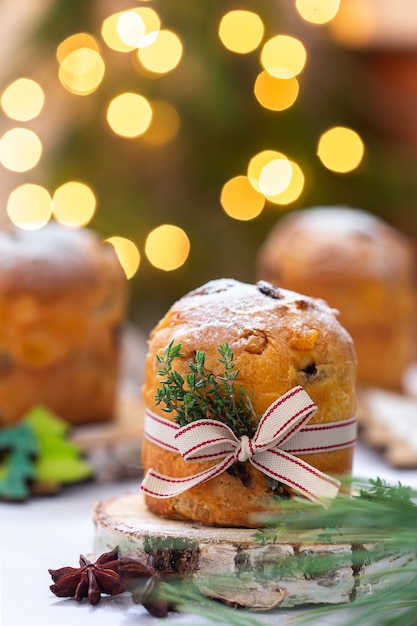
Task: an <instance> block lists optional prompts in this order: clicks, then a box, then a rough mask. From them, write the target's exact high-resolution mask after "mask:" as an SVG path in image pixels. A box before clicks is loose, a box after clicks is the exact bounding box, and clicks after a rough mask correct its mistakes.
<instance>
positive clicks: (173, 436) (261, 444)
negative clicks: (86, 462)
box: [141, 386, 356, 502]
mask: <svg viewBox="0 0 417 626" xmlns="http://www.w3.org/2000/svg"><path fill="white" fill-rule="evenodd" d="M316 411H317V406H316V405H315V404H314V402H313V401H312V400H311V398H310V396H309V395H308V394H307V392H306V391H305V390H304V389H303V388H302V387H300V386H298V387H294V388H293V389H291V390H290V391H288V392H287V393H285V394H284V395H282V396H280V397H279V398H278V399H277V400H275V402H273V403H272V404H271V406H270V407H268V409H267V410H266V411H265V413H264V414H263V416H262V417H261V419H260V421H259V424H258V428H257V430H256V433H255V435H254V436H253V438H252V439H250V438H249V437H247V436H246V435H244V436H242V437H240V438H237V437H236V436H235V434H234V433H233V431H232V430H231V429H230V428H229V427H228V426H226V424H223V423H222V422H220V421H217V420H210V419H202V420H197V421H195V422H191V423H189V424H187V425H186V426H182V427H181V428H180V427H179V426H178V425H177V424H175V423H174V422H171V421H169V420H166V419H164V418H162V417H160V416H159V415H156V414H155V413H153V412H152V411H150V410H149V409H146V419H145V437H146V438H147V439H148V440H149V441H151V442H152V443H154V444H156V445H158V446H159V447H161V448H163V449H165V450H169V451H171V452H177V453H179V454H181V456H182V457H183V458H184V459H185V460H186V461H212V460H216V459H221V460H220V462H219V463H217V464H216V465H213V466H211V467H209V468H208V469H206V470H204V471H202V472H199V473H197V474H193V475H192V476H186V477H182V478H174V477H169V476H164V475H163V474H160V473H159V472H156V471H155V470H154V469H149V470H148V472H147V474H146V476H145V478H144V480H143V482H142V485H141V490H142V491H144V492H145V493H146V494H148V495H150V496H153V497H155V498H170V497H173V496H177V495H179V494H181V493H183V492H184V491H187V490H188V489H191V488H192V487H195V486H196V485H199V484H201V483H203V482H206V481H207V480H210V479H211V478H214V477H215V476H219V475H220V474H222V473H223V472H224V471H226V470H227V469H228V468H229V467H230V466H231V465H233V463H236V462H237V461H240V462H245V461H249V463H251V464H252V465H253V466H254V467H256V468H257V469H258V470H260V471H261V472H262V473H264V474H265V475H266V476H269V477H270V478H273V479H275V480H277V481H279V482H281V483H284V484H286V485H288V486H289V487H291V488H292V489H294V490H295V491H296V492H298V493H300V494H301V495H303V496H305V497H306V498H308V499H310V500H312V501H316V502H317V501H320V500H322V499H325V498H333V497H335V496H336V495H337V493H338V490H339V487H340V482H339V481H338V480H337V479H335V478H333V477H331V476H327V475H326V474H324V473H323V472H321V471H320V470H318V469H317V468H315V467H313V466H312V465H309V464H308V463H306V462H305V461H304V460H301V459H299V458H297V455H305V454H313V453H317V452H332V451H335V450H340V449H343V448H348V447H351V446H353V445H354V444H355V442H356V420H355V419H350V420H345V421H342V422H333V423H330V424H313V425H310V426H309V425H307V422H308V421H309V420H310V419H311V417H312V416H313V415H314V414H315V413H316Z"/></svg>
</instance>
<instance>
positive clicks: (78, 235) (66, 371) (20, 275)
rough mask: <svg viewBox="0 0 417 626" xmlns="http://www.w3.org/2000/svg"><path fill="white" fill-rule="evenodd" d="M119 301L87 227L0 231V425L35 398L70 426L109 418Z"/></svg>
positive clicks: (114, 271)
mask: <svg viewBox="0 0 417 626" xmlns="http://www.w3.org/2000/svg"><path fill="white" fill-rule="evenodd" d="M126 299H127V280H126V277H125V274H124V272H123V270H122V268H121V266H120V263H119V261H118V259H117V257H116V254H115V252H114V249H113V247H112V246H111V245H110V244H106V243H103V242H101V241H100V239H99V237H98V236H97V235H96V234H95V233H94V232H93V231H90V230H87V229H70V228H66V227H64V226H60V225H59V224H57V223H50V224H48V225H47V226H45V227H44V228H42V229H40V230H38V231H25V230H20V229H14V228H10V229H7V230H3V231H0V426H5V425H11V424H14V423H16V422H18V421H19V420H20V419H21V418H22V417H24V415H25V413H26V412H27V411H28V410H29V409H30V408H31V407H32V406H34V405H40V404H42V405H45V406H47V407H48V408H49V409H51V410H52V411H54V412H55V413H56V414H57V415H59V416H60V417H61V418H62V419H64V420H66V421H67V422H69V423H71V424H84V423H91V422H101V421H106V420H110V419H111V418H112V417H113V415H114V405H115V400H116V388H117V379H118V371H119V352H120V346H119V344H120V331H121V325H122V323H123V322H124V317H125V307H126Z"/></svg>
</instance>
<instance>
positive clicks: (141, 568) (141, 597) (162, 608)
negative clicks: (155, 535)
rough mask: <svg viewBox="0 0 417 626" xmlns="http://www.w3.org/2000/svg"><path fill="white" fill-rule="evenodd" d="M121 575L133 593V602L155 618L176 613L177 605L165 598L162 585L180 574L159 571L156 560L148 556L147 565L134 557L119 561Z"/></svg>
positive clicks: (127, 587) (170, 571) (122, 558)
mask: <svg viewBox="0 0 417 626" xmlns="http://www.w3.org/2000/svg"><path fill="white" fill-rule="evenodd" d="M119 575H120V578H121V580H122V581H123V584H124V585H125V587H126V589H127V590H128V591H130V592H131V594H132V600H133V602H135V603H136V604H142V606H143V607H144V608H145V609H146V610H147V611H148V612H149V613H150V614H151V615H154V616H155V617H167V616H168V613H169V611H175V610H176V607H175V603H173V602H170V601H169V600H167V598H166V597H164V592H163V589H162V585H161V583H164V582H166V581H167V579H171V580H172V577H173V576H175V575H177V576H178V574H177V573H176V572H174V571H172V570H163V571H159V570H157V569H156V568H155V559H154V557H153V555H152V554H150V555H149V556H148V559H147V561H146V565H145V564H144V563H143V562H142V561H140V560H139V559H135V558H134V557H121V558H120V559H119Z"/></svg>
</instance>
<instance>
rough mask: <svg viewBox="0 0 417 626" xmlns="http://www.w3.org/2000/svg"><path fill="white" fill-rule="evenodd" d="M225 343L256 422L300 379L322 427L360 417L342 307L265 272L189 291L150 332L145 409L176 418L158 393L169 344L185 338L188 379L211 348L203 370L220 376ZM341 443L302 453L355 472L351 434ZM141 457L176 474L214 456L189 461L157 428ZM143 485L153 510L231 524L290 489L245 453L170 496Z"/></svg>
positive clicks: (332, 468) (322, 464) (249, 520)
mask: <svg viewBox="0 0 417 626" xmlns="http://www.w3.org/2000/svg"><path fill="white" fill-rule="evenodd" d="M224 344H227V345H228V347H229V348H230V350H231V352H232V353H233V355H234V365H235V368H236V369H235V371H238V373H239V375H238V378H237V379H236V381H235V382H236V388H237V389H238V388H241V387H242V388H244V389H245V391H246V392H247V394H248V397H250V398H251V402H252V405H253V409H254V413H255V415H256V418H255V421H256V423H258V422H259V420H260V419H261V416H262V415H263V414H264V412H265V411H266V410H267V409H268V407H270V405H271V404H272V403H274V402H275V401H276V399H277V398H279V397H280V396H282V395H283V394H286V393H287V392H289V391H290V390H292V389H295V388H298V387H301V388H303V389H304V390H305V391H306V392H307V394H308V396H309V397H310V398H311V400H312V401H313V402H314V403H315V404H316V405H317V407H318V410H317V412H316V414H315V415H314V416H313V417H312V418H311V420H310V422H309V423H308V424H309V425H318V428H317V430H320V428H323V430H325V429H326V427H325V425H326V424H327V425H328V424H333V425H334V424H336V423H339V425H340V424H342V422H343V423H345V422H346V423H349V424H352V423H354V414H355V368H356V357H355V352H354V347H353V342H352V339H351V337H350V335H349V334H348V333H347V331H346V330H345V329H344V328H343V327H342V326H341V325H340V323H339V322H338V320H337V316H336V312H335V311H334V310H333V309H331V308H329V306H328V305H327V304H326V303H325V302H324V301H322V300H319V299H312V298H310V297H306V296H303V295H300V294H298V293H295V292H292V291H287V290H284V289H278V288H276V287H274V286H273V285H271V284H270V283H267V282H264V281H261V282H259V283H258V284H257V285H251V284H245V283H241V282H238V281H236V280H232V279H219V280H213V281H211V282H209V283H207V284H206V285H204V286H202V287H201V288H199V289H196V290H195V291H192V292H190V293H188V294H187V295H185V296H184V297H183V298H181V299H180V300H179V301H177V302H176V303H175V304H174V305H173V306H172V307H171V309H170V310H169V311H168V313H167V314H166V316H165V317H164V318H163V319H162V320H161V321H160V323H159V324H158V325H157V326H156V328H155V329H154V330H153V331H152V332H151V334H150V337H149V349H148V354H147V357H146V365H145V383H144V400H145V405H146V408H147V412H148V413H150V414H151V415H153V418H154V419H156V420H157V421H159V422H161V423H162V424H165V425H171V426H173V424H174V420H175V411H171V412H167V411H166V406H165V405H164V403H163V402H161V401H157V400H156V398H157V395H158V389H160V388H161V380H162V379H163V376H162V378H161V362H160V359H161V358H162V356H163V355H164V353H166V350H167V347H168V346H174V345H176V346H178V345H180V346H181V349H180V352H181V355H182V356H180V357H178V358H176V359H175V362H174V363H173V366H175V370H176V371H177V372H178V373H179V374H180V375H181V376H182V378H183V379H184V380H185V381H186V380H187V374H189V373H190V363H192V362H193V360H194V359H195V358H196V354H197V353H198V352H203V353H204V354H205V367H206V369H207V371H209V372H210V373H212V374H213V375H214V376H223V375H224V374H223V364H222V363H221V360H219V347H220V346H221V345H224ZM157 357H159V360H158V358H157ZM185 385H186V383H185ZM207 417H210V415H207ZM218 419H219V420H221V419H222V417H221V416H218ZM256 425H257V424H256ZM342 443H343V444H345V445H342V444H341V445H340V448H337V446H336V448H335V449H332V450H331V451H328V450H326V441H325V439H323V441H322V444H323V445H322V446H321V447H320V450H318V451H317V450H316V451H315V452H314V453H311V454H305V455H303V454H299V455H297V458H299V459H304V460H305V461H306V462H307V463H309V464H310V465H311V466H313V468H317V469H318V470H320V471H321V472H323V473H326V475H327V474H329V475H332V476H335V475H343V474H349V472H350V471H351V467H352V456H353V442H352V441H348V442H342ZM142 461H143V466H144V469H145V470H150V469H151V468H152V471H155V472H157V473H159V474H161V475H164V476H169V477H172V478H173V479H174V480H176V479H179V480H181V478H182V477H188V476H191V475H194V474H196V473H197V472H201V471H204V470H205V469H206V468H209V467H212V466H213V461H204V462H201V461H193V462H189V461H186V460H184V458H183V457H182V456H181V454H179V453H178V451H175V450H170V449H169V447H168V449H167V447H166V446H165V447H163V446H162V447H161V445H160V442H158V437H157V436H146V437H145V440H144V443H143V450H142ZM148 474H149V472H148ZM145 481H146V479H145ZM145 484H146V482H145ZM144 490H145V498H146V503H147V506H148V507H149V509H150V510H151V511H153V512H154V513H156V514H159V515H164V516H169V517H177V518H183V519H189V520H195V521H198V522H203V523H206V524H217V525H225V526H252V525H253V524H254V523H255V525H256V524H258V523H259V520H257V521H255V520H254V517H253V516H254V514H258V513H260V512H262V511H268V510H270V509H271V508H274V507H275V502H276V498H275V496H276V495H282V496H283V497H292V496H293V495H294V491H293V490H292V488H291V487H288V486H286V485H285V484H284V485H282V484H280V482H279V481H273V480H272V481H271V480H270V479H268V476H266V475H265V474H264V473H262V472H261V471H259V470H258V469H257V468H256V467H254V466H253V465H252V464H251V463H250V462H248V461H247V460H246V461H244V462H240V461H238V462H236V463H235V464H234V465H232V467H230V468H228V470H227V471H225V472H223V473H221V475H218V476H215V477H214V478H211V479H210V480H208V481H206V482H204V483H202V484H199V485H198V486H194V487H193V488H191V489H189V490H186V491H185V492H183V493H181V494H179V495H175V496H174V497H162V498H161V497H154V496H153V495H150V493H149V489H146V488H145V489H144Z"/></svg>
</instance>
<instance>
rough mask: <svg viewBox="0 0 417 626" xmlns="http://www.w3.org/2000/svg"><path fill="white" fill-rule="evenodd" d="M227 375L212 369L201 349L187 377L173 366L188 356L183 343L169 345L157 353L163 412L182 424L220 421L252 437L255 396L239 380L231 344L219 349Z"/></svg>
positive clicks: (158, 401) (157, 399) (158, 397)
mask: <svg viewBox="0 0 417 626" xmlns="http://www.w3.org/2000/svg"><path fill="white" fill-rule="evenodd" d="M218 352H219V359H218V360H219V362H220V363H221V364H222V366H223V374H222V375H216V374H213V372H210V371H209V370H208V369H207V368H206V365H205V356H206V355H205V352H203V351H200V350H198V351H197V352H196V354H195V357H194V360H192V361H189V362H188V368H189V370H190V371H189V372H188V373H187V374H186V375H185V378H184V377H183V376H182V375H181V374H180V373H179V372H178V371H177V370H175V369H174V367H173V362H174V361H175V359H180V358H184V354H183V353H182V352H181V344H174V341H171V343H170V344H169V345H168V347H167V348H166V350H165V351H164V353H163V354H162V355H160V354H158V355H156V358H157V361H158V364H159V368H158V375H159V376H160V377H161V384H160V387H158V389H157V391H156V394H155V403H156V404H157V405H158V404H164V405H165V407H164V408H163V411H165V412H167V413H172V412H174V413H175V417H174V419H175V421H176V422H177V423H178V424H179V425H180V426H185V425H186V424H189V423H190V422H193V421H196V420H200V419H214V420H220V421H222V422H223V423H224V424H226V425H227V426H229V427H230V428H231V429H232V431H233V432H234V434H235V435H236V436H237V437H241V436H242V435H247V436H249V437H252V436H253V435H254V433H255V430H256V427H257V422H258V419H257V416H256V413H255V411H254V409H253V405H252V399H251V396H249V394H248V393H247V391H246V390H245V389H244V388H243V387H242V386H238V385H237V383H236V380H237V378H238V376H239V369H237V368H236V364H235V362H234V354H233V351H232V350H231V348H230V346H229V345H228V344H227V343H222V344H221V345H220V347H219V349H218Z"/></svg>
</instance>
